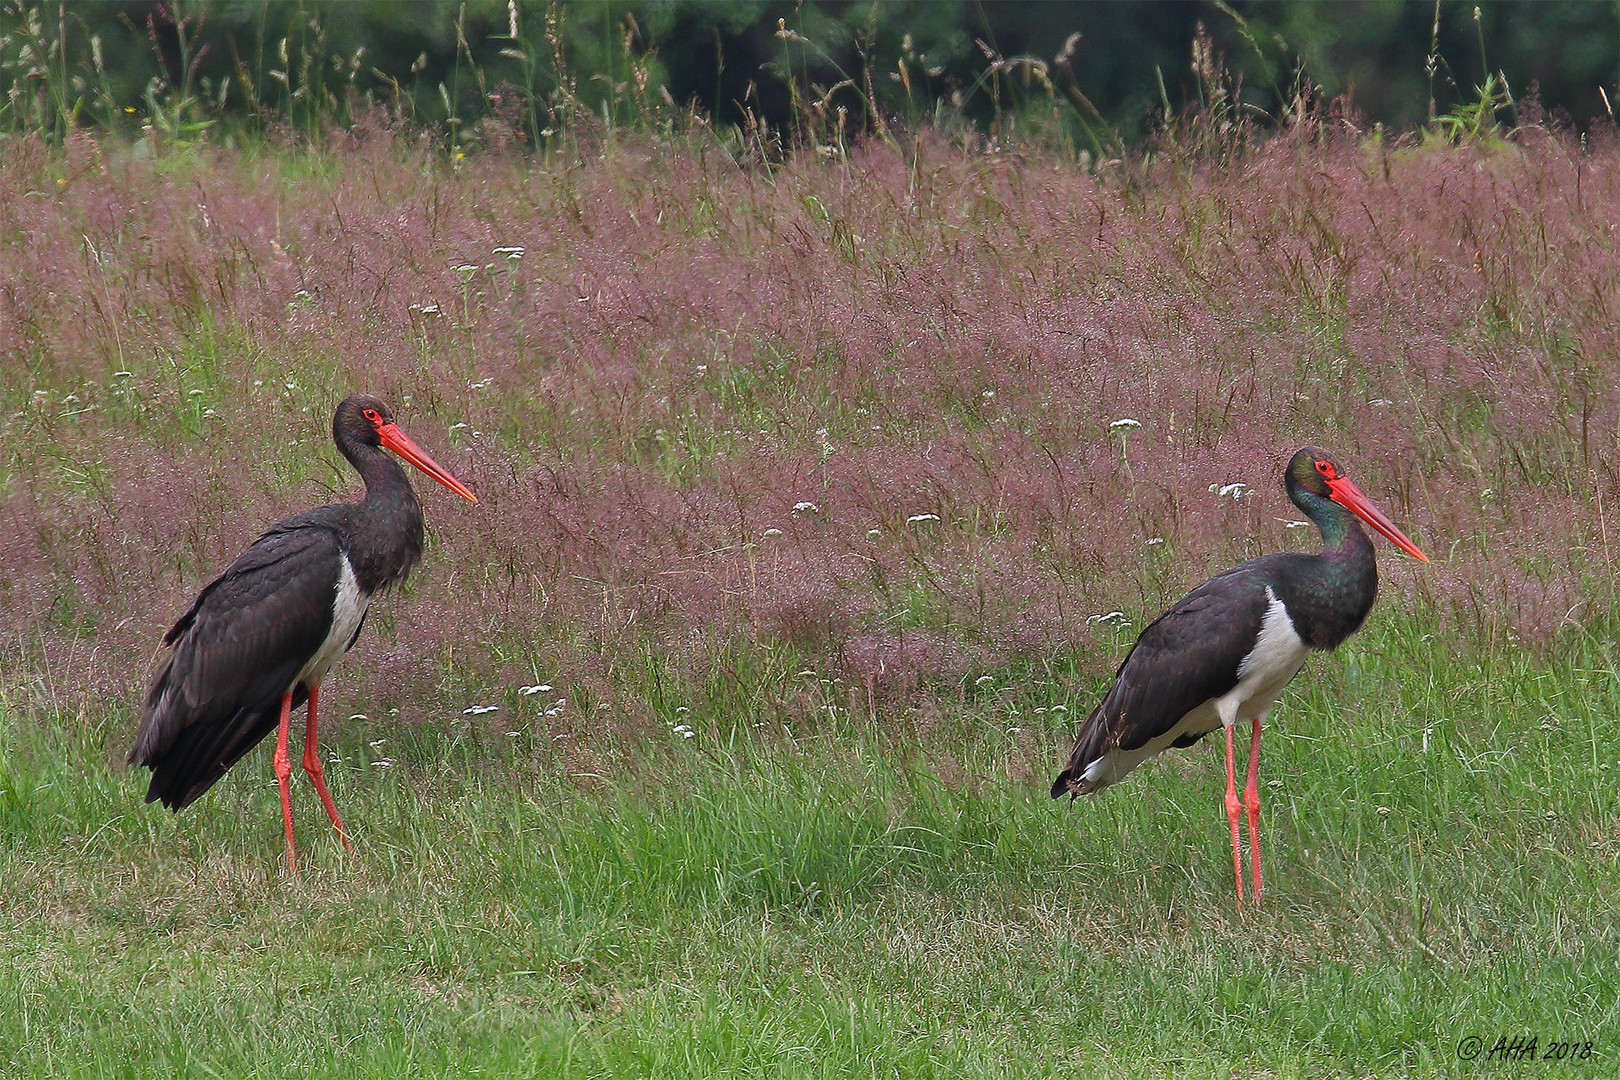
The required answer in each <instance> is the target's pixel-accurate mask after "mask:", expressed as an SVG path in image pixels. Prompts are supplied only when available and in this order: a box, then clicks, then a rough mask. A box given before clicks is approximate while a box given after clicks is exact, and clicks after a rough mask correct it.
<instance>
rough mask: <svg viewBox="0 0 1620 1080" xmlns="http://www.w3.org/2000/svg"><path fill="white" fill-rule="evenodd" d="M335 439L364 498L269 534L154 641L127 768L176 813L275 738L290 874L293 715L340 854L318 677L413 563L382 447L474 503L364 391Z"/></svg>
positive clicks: (414, 525) (345, 411)
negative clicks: (152, 669)
mask: <svg viewBox="0 0 1620 1080" xmlns="http://www.w3.org/2000/svg"><path fill="white" fill-rule="evenodd" d="M332 439H333V441H334V442H336V443H337V448H338V451H339V452H340V453H342V454H343V456H344V457H345V458H347V459H348V461H349V464H351V465H353V466H354V468H355V470H356V471H357V472H359V474H360V478H361V479H362V480H364V481H365V484H366V495H365V498H364V499H362V500H361V501H360V502H358V503H334V504H332V505H330V506H321V507H317V508H316V509H314V510H306V511H305V512H304V513H302V514H298V515H295V516H293V517H290V518H288V519H287V520H285V521H283V522H281V523H279V524H277V525H274V526H272V527H271V528H270V530H269V531H268V532H266V533H265V534H264V535H263V536H261V537H259V539H258V540H256V541H254V543H253V545H252V546H251V547H249V548H248V549H247V550H246V551H244V552H243V553H242V554H241V555H239V556H237V558H236V561H235V562H233V563H231V565H230V566H228V567H226V568H225V570H224V571H223V572H222V573H220V575H219V576H218V577H216V578H214V580H213V581H210V582H209V583H208V584H207V585H206V586H204V587H203V590H202V592H201V593H199V594H198V595H197V599H196V600H194V601H192V604H191V607H190V608H189V609H188V610H187V611H186V613H185V614H184V615H182V616H180V619H179V621H178V622H176V623H175V624H174V626H173V627H172V628H171V629H170V630H169V632H168V633H167V634H165V635H164V636H163V643H164V644H165V645H169V646H172V649H171V651H170V653H169V656H168V658H167V659H166V660H165V661H164V663H163V666H162V667H161V668H160V669H159V670H158V673H157V675H156V676H155V677H154V678H153V680H152V688H151V690H150V691H149V692H148V693H147V695H146V708H145V711H144V713H143V715H142V717H141V726H140V731H139V733H138V734H137V735H136V737H135V746H134V749H132V750H131V751H130V754H129V760H130V763H131V764H133V765H146V766H148V767H150V768H151V770H152V782H151V786H150V787H149V788H148V789H147V792H146V801H147V802H155V801H158V800H161V801H162V802H163V805H165V806H167V807H169V808H170V809H171V810H176V811H178V810H181V809H184V808H185V807H187V806H189V805H190V804H191V803H193V802H195V801H196V799H197V798H198V796H200V795H202V793H203V792H205V791H207V790H208V789H209V788H210V787H212V786H213V784H214V782H215V781H216V780H218V779H219V778H220V777H221V776H223V775H225V770H227V769H229V768H230V767H231V766H232V765H234V764H235V763H236V762H237V760H238V759H240V758H241V757H242V755H243V754H246V753H247V752H248V751H249V750H251V749H253V747H254V746H256V745H257V744H258V743H259V741H260V740H262V739H263V738H264V737H265V736H266V735H268V734H270V732H271V731H275V732H276V733H277V734H276V752H275V757H274V759H273V760H274V767H275V774H276V781H277V783H278V784H279V786H280V788H281V814H282V819H283V821H284V823H285V825H286V830H287V867H288V869H290V870H295V869H296V856H295V845H294V842H293V823H292V799H291V794H290V788H289V783H290V779H291V776H292V762H291V761H290V760H289V758H288V755H287V738H288V729H289V727H290V726H291V717H292V711H293V710H294V709H296V708H298V706H300V705H302V704H304V703H305V702H306V701H307V702H308V704H309V708H308V711H307V713H306V715H305V728H304V771H305V772H306V773H308V774H309V778H310V781H311V782H312V783H313V784H314V785H315V791H316V793H317V794H319V795H320V798H321V804H322V805H323V806H325V807H326V813H327V815H328V816H329V817H330V818H331V819H332V824H333V825H335V826H337V831H338V835H339V836H340V837H341V838H342V840H343V844H344V846H345V847H352V845H351V844H350V843H349V834H348V832H347V831H346V830H345V829H344V828H343V821H342V819H340V818H339V817H338V812H337V807H336V806H335V805H333V803H332V796H331V794H330V793H329V792H328V791H327V790H326V781H325V780H324V779H323V778H322V775H321V772H322V770H321V759H320V753H319V751H318V750H317V748H316V745H315V724H316V706H317V703H318V702H319V699H320V689H321V680H322V679H324V678H325V677H326V673H327V672H328V671H329V670H330V669H331V667H332V665H333V664H334V663H335V662H336V661H337V659H338V657H340V656H342V655H343V654H344V653H345V652H347V651H348V650H349V648H350V647H351V646H353V645H354V643H355V640H356V639H357V638H358V637H359V636H360V628H361V626H363V625H364V623H365V619H366V610H367V608H368V606H369V605H370V603H371V601H372V599H373V597H375V596H376V595H377V594H378V593H379V592H382V591H384V590H386V589H387V588H389V587H390V586H392V585H395V584H397V583H399V582H401V581H403V580H404V579H405V575H406V574H408V573H409V572H410V569H411V567H412V565H414V564H415V563H416V561H417V559H418V558H420V557H421V555H422V539H423V531H422V507H421V506H420V505H419V504H418V503H417V501H416V493H415V492H413V491H412V490H411V484H410V481H409V480H408V479H407V478H406V476H405V470H404V469H402V468H400V467H399V463H398V462H396V461H395V460H394V459H393V458H392V457H390V456H389V455H388V454H385V453H383V449H384V448H386V449H388V450H392V451H393V452H394V453H396V454H398V455H399V456H400V457H402V458H404V459H405V460H406V461H408V462H410V463H411V464H412V465H414V466H416V467H417V468H418V469H421V470H422V471H423V472H425V473H427V474H428V475H429V476H431V477H433V479H435V480H437V481H438V482H439V483H441V484H443V485H444V486H445V487H447V488H449V489H450V490H451V491H454V492H455V493H456V494H458V495H460V496H462V497H463V498H465V499H468V500H470V501H471V502H477V501H478V499H477V498H476V497H474V495H473V493H472V492H471V491H469V490H467V488H466V486H465V485H463V484H462V483H461V481H459V480H457V479H456V478H455V477H454V476H451V475H450V473H448V472H447V471H445V469H444V468H443V467H442V466H440V465H439V464H438V462H436V461H434V460H433V459H432V458H431V457H429V456H428V455H427V454H426V453H425V452H424V451H423V450H422V448H421V447H419V446H417V445H416V443H415V442H413V441H412V440H411V439H410V437H409V436H408V435H406V434H405V433H404V432H403V431H401V430H400V429H399V425H397V424H395V423H394V417H393V414H392V413H391V412H390V411H389V409H388V406H387V405H385V404H383V403H382V402H381V401H379V400H377V399H376V398H374V397H368V396H363V395H356V396H354V397H350V398H346V399H344V401H343V402H342V403H341V404H340V405H338V407H337V412H336V413H335V414H334V415H333V417H332Z"/></svg>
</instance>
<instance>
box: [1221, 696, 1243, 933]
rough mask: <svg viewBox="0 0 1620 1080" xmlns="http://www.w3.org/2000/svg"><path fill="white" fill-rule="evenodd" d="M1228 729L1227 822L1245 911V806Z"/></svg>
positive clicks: (1240, 902)
mask: <svg viewBox="0 0 1620 1080" xmlns="http://www.w3.org/2000/svg"><path fill="white" fill-rule="evenodd" d="M1225 727H1226V820H1227V821H1229V822H1231V823H1232V872H1233V873H1234V874H1236V875H1237V904H1238V910H1239V911H1242V910H1243V846H1242V844H1241V843H1240V842H1239V840H1238V816H1239V815H1240V814H1241V813H1242V812H1243V804H1242V803H1240V802H1238V796H1237V770H1236V769H1235V768H1234V767H1233V765H1232V726H1231V725H1230V724H1227V725H1225Z"/></svg>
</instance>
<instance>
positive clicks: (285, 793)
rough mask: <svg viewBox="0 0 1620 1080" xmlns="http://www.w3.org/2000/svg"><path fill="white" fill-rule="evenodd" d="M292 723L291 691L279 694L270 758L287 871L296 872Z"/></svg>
mask: <svg viewBox="0 0 1620 1080" xmlns="http://www.w3.org/2000/svg"><path fill="white" fill-rule="evenodd" d="M291 725H292V691H291V690H288V691H287V692H286V693H285V694H283V695H281V723H280V724H278V725H277V726H276V754H275V757H273V758H271V759H270V762H271V765H272V766H273V767H274V768H275V770H276V783H277V784H279V785H280V786H281V820H282V821H283V822H284V823H285V824H286V826H287V871H288V872H289V873H293V874H296V873H298V863H297V859H296V856H295V854H294V853H295V851H296V850H297V849H296V845H295V844H294V843H293V827H292V784H291V782H290V781H291V778H292V762H291V761H290V760H288V758H287V729H288V728H289V727H290V726H291Z"/></svg>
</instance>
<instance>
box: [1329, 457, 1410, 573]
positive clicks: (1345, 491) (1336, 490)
mask: <svg viewBox="0 0 1620 1080" xmlns="http://www.w3.org/2000/svg"><path fill="white" fill-rule="evenodd" d="M1327 486H1328V492H1329V493H1330V494H1331V495H1332V497H1333V501H1334V502H1336V503H1339V504H1340V505H1342V506H1346V507H1348V508H1349V509H1350V512H1351V513H1353V514H1355V515H1356V517H1358V518H1360V519H1361V520H1362V521H1365V522H1366V523H1367V524H1369V525H1371V526H1372V527H1373V528H1375V529H1377V530H1378V531H1379V532H1380V533H1382V534H1383V535H1384V536H1385V537H1386V538H1387V539H1388V540H1389V542H1390V543H1392V544H1394V545H1395V546H1396V547H1398V548H1400V549H1401V550H1402V551H1404V552H1406V553H1407V554H1408V555H1410V556H1412V558H1414V559H1417V560H1419V561H1420V562H1428V561H1429V557H1428V556H1427V555H1425V554H1423V552H1421V551H1419V550H1418V546H1417V545H1416V544H1414V543H1412V541H1410V540H1408V539H1407V538H1406V534H1405V533H1403V532H1401V530H1399V529H1397V528H1396V527H1395V523H1394V522H1393V521H1391V520H1389V518H1387V517H1385V516H1384V512H1383V511H1382V510H1380V509H1378V507H1376V506H1374V505H1373V504H1372V503H1370V502H1368V501H1367V496H1365V495H1363V494H1362V493H1361V490H1360V489H1359V488H1357V487H1356V485H1354V484H1352V483H1351V482H1350V481H1349V480H1348V479H1347V478H1345V477H1343V476H1336V477H1334V478H1333V479H1331V480H1329V481H1328V482H1327Z"/></svg>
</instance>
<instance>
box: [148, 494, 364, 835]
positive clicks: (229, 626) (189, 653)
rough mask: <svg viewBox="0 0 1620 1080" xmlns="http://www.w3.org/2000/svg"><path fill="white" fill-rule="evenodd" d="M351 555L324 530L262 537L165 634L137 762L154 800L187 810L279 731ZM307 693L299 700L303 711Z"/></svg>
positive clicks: (325, 630)
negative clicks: (284, 706)
mask: <svg viewBox="0 0 1620 1080" xmlns="http://www.w3.org/2000/svg"><path fill="white" fill-rule="evenodd" d="M341 559H342V551H341V548H340V546H339V542H338V536H337V534H336V533H335V532H334V531H333V530H331V529H329V528H324V527H320V526H316V525H304V526H300V527H296V528H285V527H279V528H277V529H275V530H272V531H270V532H268V533H266V534H265V535H264V536H262V537H260V538H259V539H258V540H257V541H256V542H255V543H254V544H253V545H252V546H251V547H249V548H248V549H247V550H246V551H244V552H243V553H242V554H241V555H240V556H238V557H237V559H236V561H235V562H233V563H231V565H230V566H228V567H226V568H225V570H224V571H223V572H222V573H220V575H219V576H218V577H216V578H214V580H213V581H211V582H209V583H208V584H207V585H206V586H205V587H204V588H203V590H202V592H201V593H199V594H198V596H197V599H196V600H195V601H194V602H193V603H192V605H191V607H190V608H189V609H188V610H187V611H186V613H185V614H184V615H182V616H181V617H180V618H179V620H178V621H176V622H175V624H174V626H173V627H172V628H171V629H170V630H169V632H168V633H167V634H165V635H164V639H163V640H164V642H165V643H166V644H169V645H171V646H172V650H171V652H170V654H169V656H168V658H167V659H166V660H165V661H164V663H163V666H162V667H161V668H159V670H158V673H157V675H156V676H155V677H154V678H153V680H152V687H151V690H150V691H149V692H148V694H147V697H146V707H145V710H144V712H143V715H142V717H141V725H140V729H139V731H138V733H137V734H136V737H135V745H134V747H133V749H131V751H130V755H129V760H130V763H131V764H134V765H146V766H149V767H151V769H152V783H151V787H150V789H149V790H148V792H147V801H148V802H152V801H156V800H159V799H161V800H162V801H163V803H164V805H166V806H169V807H171V808H172V809H176V810H178V809H181V808H182V807H184V806H186V805H187V804H189V803H190V802H191V801H193V800H194V799H196V798H197V797H198V796H199V795H201V794H202V793H203V792H204V791H206V790H208V788H209V786H211V785H212V784H213V783H214V781H216V780H218V779H219V778H220V777H221V776H223V775H224V773H225V770H226V769H228V768H230V766H231V765H232V764H234V763H235V762H236V761H237V759H239V758H240V757H241V756H242V755H243V754H245V753H247V751H248V750H250V749H252V748H253V746H254V745H256V744H257V743H258V742H259V741H260V740H261V739H263V738H264V736H265V735H266V734H268V733H269V732H270V731H272V730H274V728H275V726H276V723H277V721H278V719H279V714H280V705H281V697H282V695H283V694H285V693H286V692H287V689H288V688H289V686H291V684H292V681H293V679H294V678H295V677H296V676H297V674H298V671H299V669H300V668H302V667H303V665H304V663H305V661H306V660H308V658H309V657H310V656H312V655H314V653H315V651H316V650H317V649H318V648H319V647H320V645H321V642H322V641H324V640H325V639H326V635H327V633H328V632H329V630H330V629H331V625H332V600H333V595H334V593H333V590H334V587H335V584H336V582H337V580H338V572H339V567H340V561H339V560H341ZM306 696H307V695H306V694H305V693H304V692H303V691H302V690H301V689H300V690H299V691H297V692H296V693H295V702H294V704H295V707H296V705H297V704H301V703H302V701H303V700H304V698H305V697H306Z"/></svg>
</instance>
